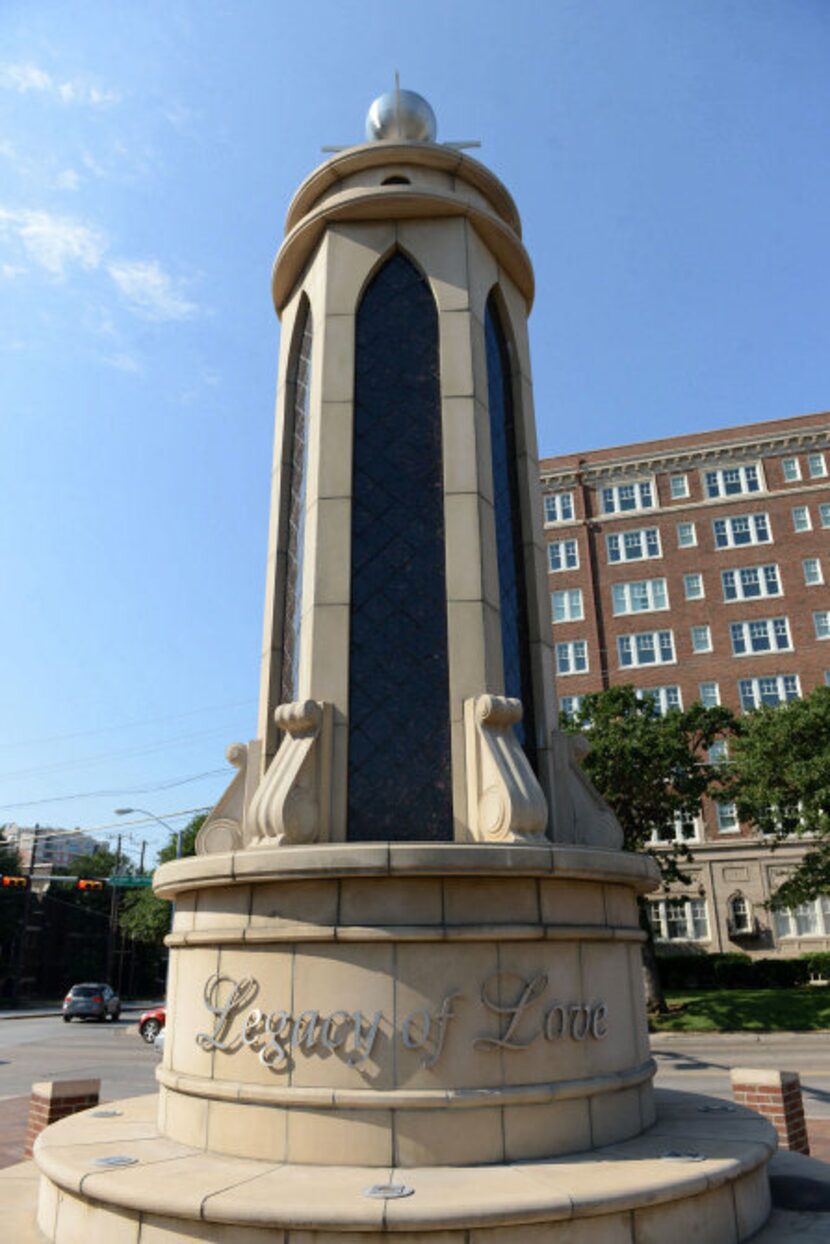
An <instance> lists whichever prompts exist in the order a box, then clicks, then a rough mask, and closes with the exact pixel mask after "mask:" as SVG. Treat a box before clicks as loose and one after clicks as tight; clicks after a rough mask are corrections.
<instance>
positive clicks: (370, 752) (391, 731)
mask: <svg viewBox="0 0 830 1244" xmlns="http://www.w3.org/2000/svg"><path fill="white" fill-rule="evenodd" d="M356 333H357V335H356V343H355V397H354V477H353V485H352V585H351V624H350V637H349V795H348V828H347V836H348V837H349V839H351V840H356V841H362V842H367V841H378V840H380V841H390V840H391V841H421V840H427V841H451V839H452V836H453V824H452V787H451V776H450V709H449V703H450V700H449V672H448V657H447V601H446V579H445V570H444V493H443V462H442V449H441V394H440V384H439V370H438V367H439V364H438V315H437V312H436V309H435V302H434V300H433V297H432V293H431V291H430V289H429V286H428V284H427V282H426V281H425V280H424V278H423V277H422V276H421V274H420V273H419V272H418V271H417V269H416V268H415V267H414V266H413V265H412V264H411V263H410V262H409V260H408V259H406V258H404V256H403V255H401V254H396V255H393V256H392V258H391V259H390V260H389V261H388V262H387V263H386V264H385V265H384V266H383V267H382V268H381V269H380V271H379V272H378V273H377V275H376V276H375V277H374V279H373V280H372V281H371V283H370V284H369V286H368V288H367V289H366V292H365V294H364V296H363V299H362V301H361V304H360V307H359V310H358V315H357V329H356Z"/></svg>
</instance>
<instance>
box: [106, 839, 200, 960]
mask: <svg viewBox="0 0 830 1244" xmlns="http://www.w3.org/2000/svg"><path fill="white" fill-rule="evenodd" d="M204 820H205V817H204V815H199V816H194V817H193V819H192V820H191V821H189V822H188V824H187V825H186V826H185V828H184V829H183V830H182V856H185V855H194V854H195V851H196V835H197V833H198V832H199V830H200V828H201V827H202V825H203V823H204ZM177 854H178V834H175V833H173V834H171V835H170V838H169V840H168V842H167V844H166V845H165V846H164V847H162V849H161V851H159V863H160V864H166V863H167V861H168V860H174V859H175V858H176V856H177ZM119 924H120V925H121V928H122V929H123V930H124V932H125V933H127V934H128V936H130V937H134V938H135V939H136V941H139V942H155V943H157V944H159V943H161V942H162V941H163V940H164V936H165V934H166V933H168V932H169V931H170V904H169V903H168V902H166V900H164V899H160V898H156V896H155V894H154V893H153V891H152V889H151V888H150V887H149V886H148V887H147V888H146V889H143V890H131V891H128V892H127V893H126V894H125V896H124V900H123V903H122V906H121V912H120V915H119Z"/></svg>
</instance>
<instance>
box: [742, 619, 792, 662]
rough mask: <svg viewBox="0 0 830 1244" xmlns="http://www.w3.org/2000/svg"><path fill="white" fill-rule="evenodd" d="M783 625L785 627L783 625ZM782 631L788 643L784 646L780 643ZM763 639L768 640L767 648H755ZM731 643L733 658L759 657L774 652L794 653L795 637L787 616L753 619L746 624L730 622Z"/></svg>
mask: <svg viewBox="0 0 830 1244" xmlns="http://www.w3.org/2000/svg"><path fill="white" fill-rule="evenodd" d="M782 623H783V625H781V624H782ZM761 628H763V630H762V629H761ZM782 631H783V632H784V633H785V635H786V643H784V644H782V643H780V639H781V632H782ZM762 638H764V639H765V640H766V644H767V646H766V647H764V648H754V647H753V646H752V645H753V644H754V643H756V642H760V641H761V639H762ZM736 642H737V647H736ZM729 643H730V644H731V646H732V655H733V657H741V658H743V657H757V656H764V655H766V654H768V653H772V652H792V650H793V637H792V632H791V631H790V619H789V618H788V617H786V616H785V617H777V618H752V619H751V620H750V621H746V622H730V623H729ZM741 648H742V650H741Z"/></svg>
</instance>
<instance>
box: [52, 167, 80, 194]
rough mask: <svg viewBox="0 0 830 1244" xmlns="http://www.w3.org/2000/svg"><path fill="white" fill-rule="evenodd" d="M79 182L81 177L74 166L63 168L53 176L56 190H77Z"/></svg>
mask: <svg viewBox="0 0 830 1244" xmlns="http://www.w3.org/2000/svg"><path fill="white" fill-rule="evenodd" d="M80 184H81V179H80V177H79V176H78V173H77V172H76V170H75V169H74V168H65V169H63V171H62V172H60V173H58V175H57V177H56V178H55V185H56V187H57V188H58V190H77V189H78V186H80Z"/></svg>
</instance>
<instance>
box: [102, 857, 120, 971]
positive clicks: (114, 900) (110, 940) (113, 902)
mask: <svg viewBox="0 0 830 1244" xmlns="http://www.w3.org/2000/svg"><path fill="white" fill-rule="evenodd" d="M120 868H121V835H120V834H119V835H118V845H117V847H116V848H115V875H116V877H117V876H118V874H119V871H120ZM117 928H118V887H117V886H113V887H112V895H111V896H110V927H109V930H108V932H107V971H106V975H105V977H104V979H105V980H106V982H107V984H108V985H110V984H112V973H113V967H114V965H115V936H116V931H117Z"/></svg>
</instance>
